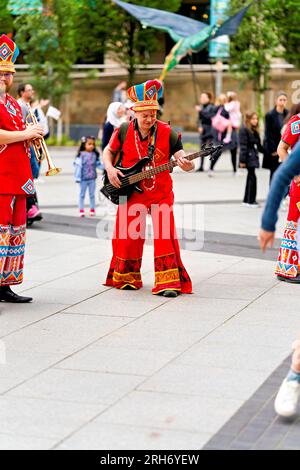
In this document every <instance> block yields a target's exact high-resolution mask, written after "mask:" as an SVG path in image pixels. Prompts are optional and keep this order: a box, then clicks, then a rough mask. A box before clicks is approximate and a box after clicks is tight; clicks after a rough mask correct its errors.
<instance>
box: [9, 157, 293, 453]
mask: <svg viewBox="0 0 300 470" xmlns="http://www.w3.org/2000/svg"><path fill="white" fill-rule="evenodd" d="M55 156H56V159H55V161H57V164H58V165H59V166H63V168H64V169H65V171H64V174H63V175H60V176H59V177H56V178H52V179H47V180H46V178H44V177H43V180H44V183H42V182H39V183H38V190H39V198H40V202H41V206H42V208H43V211H44V213H45V220H46V222H45V225H44V227H43V223H41V224H40V225H38V224H36V226H33V228H32V229H30V230H28V246H27V253H26V270H25V279H26V280H25V282H24V283H23V284H22V285H21V286H19V287H18V288H16V290H17V291H18V292H24V293H26V294H28V295H32V296H33V297H34V302H33V303H32V304H30V305H22V306H20V305H9V304H4V303H2V304H0V325H1V329H0V340H1V342H0V353H1V354H0V422H1V430H0V449H29V448H34V449H99V450H100V449H155V450H156V449H201V448H230V447H231V448H234V449H238V448H241V449H242V448H255V447H257V448H280V447H281V448H295V446H297V445H298V444H297V436H298V437H299V430H300V424H299V420H298V421H296V422H294V423H292V424H289V425H287V424H286V423H281V422H280V421H279V420H278V419H277V418H276V416H275V414H274V412H273V408H272V401H273V395H274V393H275V392H276V389H277V387H278V385H279V383H280V382H281V380H282V378H283V377H284V375H285V372H286V369H287V367H288V362H285V364H284V365H283V366H282V365H281V364H282V363H283V362H284V361H287V357H288V355H289V354H290V345H291V343H292V341H293V340H294V338H295V335H296V332H297V331H299V329H300V317H299V309H298V308H297V305H296V302H295V300H297V298H298V296H299V295H300V291H299V289H298V287H297V286H292V285H288V284H285V283H279V282H278V281H277V280H276V278H275V277H274V275H273V270H274V261H273V260H271V258H269V259H268V258H267V257H264V256H263V255H261V254H260V253H259V251H257V250H256V251H254V244H255V238H256V235H257V230H258V226H259V219H260V215H261V210H260V209H257V210H252V209H248V208H244V207H242V206H241V205H240V200H241V193H242V192H243V186H244V177H243V176H236V177H232V175H231V173H230V166H229V164H228V161H226V156H225V155H224V157H223V160H222V161H221V162H220V165H219V166H218V168H219V170H218V172H217V173H216V175H215V177H214V178H208V177H207V174H199V173H195V174H184V173H180V172H174V180H175V191H176V196H177V201H178V202H179V206H180V203H181V205H182V206H184V204H183V203H184V202H188V203H193V205H195V204H197V203H199V205H200V207H203V212H202V216H203V217H200V218H199V220H197V222H196V227H192V225H193V224H192V222H193V216H191V215H189V213H188V210H187V213H185V212H180V211H179V213H178V216H179V217H178V218H177V225H178V228H179V229H180V227H183V228H185V227H187V228H188V229H191V228H194V229H195V230H196V232H197V233H198V232H201V231H203V230H205V231H206V232H207V233H209V234H211V235H210V236H211V238H213V240H214V244H215V245H216V246H217V247H219V249H218V250H217V252H213V251H214V250H211V251H209V250H210V248H206V241H205V242H204V247H203V249H202V248H201V246H200V245H201V239H200V241H199V243H198V244H197V243H196V244H194V246H191V248H192V249H193V251H191V249H189V250H182V257H183V261H184V263H185V265H186V267H187V269H188V271H189V273H190V275H191V277H192V279H193V284H194V294H193V295H189V296H180V297H179V298H177V299H166V298H162V297H157V296H153V295H151V287H152V283H153V255H152V246H151V243H148V244H147V245H146V246H145V252H144V261H143V270H142V272H143V280H144V288H143V289H142V290H140V291H137V292H132V291H124V292H123V291H116V290H115V289H111V288H108V287H105V286H103V285H102V282H103V281H104V279H105V275H106V271H107V269H108V265H109V261H110V256H111V248H110V241H109V240H108V239H105V237H104V236H102V237H101V238H97V237H96V236H95V234H92V233H91V231H92V230H93V229H90V230H87V232H86V234H85V232H84V228H83V227H82V224H83V223H84V222H86V223H87V227H88V225H89V221H88V219H87V220H86V221H80V226H79V225H76V224H75V223H73V222H72V223H71V222H70V221H71V220H73V219H74V217H75V216H76V215H77V208H76V197H77V196H76V187H75V184H74V183H73V181H72V167H71V163H72V158H73V154H71V155H70V156H69V155H67V154H66V152H65V151H62V152H59V151H56V153H55ZM267 179H268V175H267V173H266V172H263V171H261V172H259V199H260V200H263V199H264V198H265V195H266V191H267ZM184 207H185V206H184ZM187 207H189V204H187ZM105 209H107V206H105V205H104V204H103V203H101V205H100V206H99V208H98V214H99V215H100V214H101V211H102V213H103V214H104V212H105ZM107 212H109V211H107V210H106V214H107V215H105V218H106V219H107V220H108V221H109V222H111V220H112V219H113V215H112V210H111V213H107ZM285 215H286V213H285V212H281V215H280V224H281V226H282V224H283V220H284V217H285ZM47 217H48V218H49V220H48V222H47ZM70 218H71V219H70ZM98 220H99V221H100V223H101V221H102V222H103V220H104V215H102V216H101V217H99V219H98ZM63 221H65V223H64V222H63ZM93 223H94V221H93ZM78 227H79V228H80V233H79V232H78V230H79V229H78ZM93 227H94V229H95V230H96V229H97V228H96V227H95V226H93ZM109 230H110V229H109ZM98 232H99V230H98V229H97V233H98ZM109 233H110V232H109ZM98 234H99V233H98ZM213 235H214V237H213ZM278 235H280V232H279V233H278ZM231 236H232V239H233V241H234V243H233V244H232V243H231ZM245 237H249V238H245ZM107 238H109V234H108V237H107ZM246 242H247V243H248V242H251V243H252V245H253V251H252V253H249V250H248V251H247V249H246V248H247V246H246ZM230 247H231V251H230V250H229V248H230ZM234 248H236V250H235V251H236V252H234ZM206 250H207V251H206ZM273 257H274V258H275V257H276V250H274V252H273ZM299 442H300V441H299ZM268 446H269V447H268ZM297 448H300V445H298V447H297Z"/></svg>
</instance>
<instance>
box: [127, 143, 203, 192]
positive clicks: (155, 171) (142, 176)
mask: <svg viewBox="0 0 300 470" xmlns="http://www.w3.org/2000/svg"><path fill="white" fill-rule="evenodd" d="M210 154H211V150H202V151H201V152H195V153H192V154H190V155H186V157H185V158H186V160H189V161H192V160H194V159H195V158H199V157H206V156H207V155H210ZM175 166H178V163H177V161H176V160H171V161H170V162H168V163H165V164H164V165H160V166H156V167H154V168H150V169H149V170H145V171H141V172H140V173H137V174H136V175H132V176H130V177H129V184H134V183H138V182H139V181H142V180H143V179H146V178H151V177H152V176H155V175H157V174H158V173H162V172H163V171H167V170H172V169H173V168H175Z"/></svg>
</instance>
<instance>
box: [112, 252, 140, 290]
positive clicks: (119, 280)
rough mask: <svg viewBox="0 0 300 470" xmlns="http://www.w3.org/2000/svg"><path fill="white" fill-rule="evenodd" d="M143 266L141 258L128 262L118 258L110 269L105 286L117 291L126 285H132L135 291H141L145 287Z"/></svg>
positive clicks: (128, 260)
mask: <svg viewBox="0 0 300 470" xmlns="http://www.w3.org/2000/svg"><path fill="white" fill-rule="evenodd" d="M141 264H142V259H141V258H138V259H127V260H126V259H122V258H118V257H116V258H115V260H114V261H113V263H112V265H111V267H110V269H109V272H108V275H107V278H106V283H105V285H106V286H113V287H116V288H117V289H123V288H124V287H125V286H126V285H130V286H132V287H134V288H135V289H140V288H141V287H142V285H143V284H142V276H141V272H140V270H141Z"/></svg>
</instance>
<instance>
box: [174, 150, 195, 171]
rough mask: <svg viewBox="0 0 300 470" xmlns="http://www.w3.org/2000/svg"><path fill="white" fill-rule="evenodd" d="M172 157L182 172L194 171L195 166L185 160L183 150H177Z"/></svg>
mask: <svg viewBox="0 0 300 470" xmlns="http://www.w3.org/2000/svg"><path fill="white" fill-rule="evenodd" d="M174 157H175V159H176V162H177V164H178V166H179V167H180V168H181V169H182V170H183V171H191V170H194V168H195V165H194V162H192V161H190V160H187V159H186V158H185V157H186V155H185V152H184V150H179V151H178V152H176V153H175V154H174Z"/></svg>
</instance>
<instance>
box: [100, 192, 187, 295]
mask: <svg viewBox="0 0 300 470" xmlns="http://www.w3.org/2000/svg"><path fill="white" fill-rule="evenodd" d="M172 204H173V193H171V194H169V195H168V196H166V197H164V198H163V199H161V200H160V201H159V202H158V203H156V202H155V200H153V199H152V200H151V199H150V198H149V201H146V202H145V196H144V194H134V195H133V196H132V197H131V199H130V200H129V202H128V203H127V204H124V205H120V206H119V208H118V212H117V219H116V225H115V232H114V236H113V240H112V247H113V257H112V260H111V264H110V268H109V272H108V275H107V279H106V283H105V285H107V286H113V287H116V288H117V289H123V288H124V287H126V286H127V285H130V286H132V287H134V288H135V289H140V288H141V287H142V285H143V284H142V277H141V271H140V270H141V264H142V256H143V247H144V242H145V231H146V216H147V214H150V215H151V218H152V224H153V238H154V271H155V283H154V288H153V289H152V293H153V294H159V293H160V292H162V291H164V290H176V291H178V292H180V293H183V294H190V293H191V292H192V282H191V280H190V277H189V275H188V273H187V271H186V269H185V267H184V265H183V263H182V260H181V257H180V248H179V243H178V239H177V235H176V229H175V222H174V214H173V206H172Z"/></svg>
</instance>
